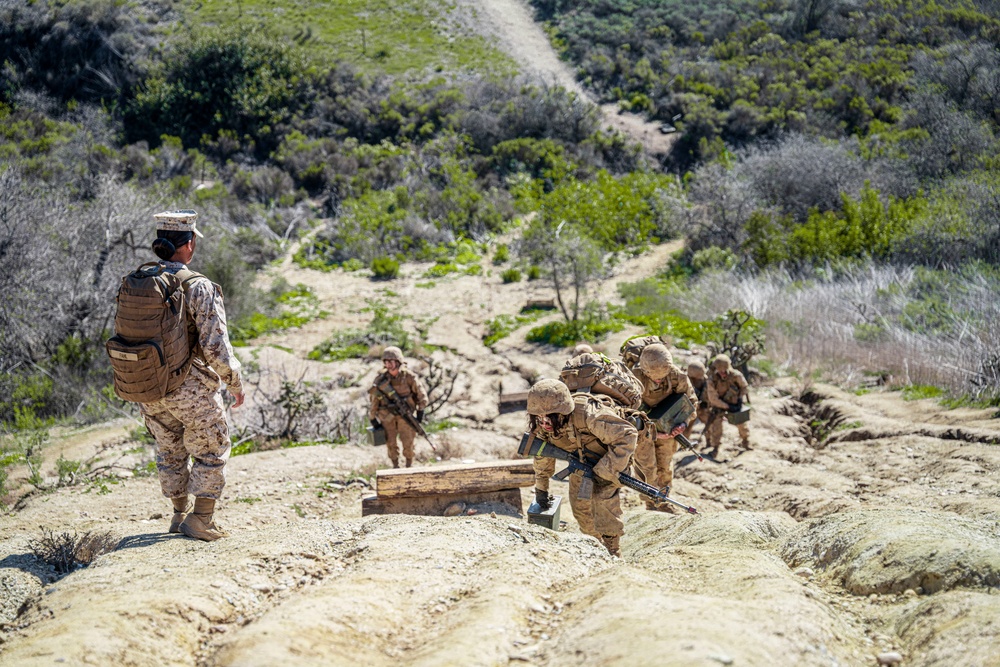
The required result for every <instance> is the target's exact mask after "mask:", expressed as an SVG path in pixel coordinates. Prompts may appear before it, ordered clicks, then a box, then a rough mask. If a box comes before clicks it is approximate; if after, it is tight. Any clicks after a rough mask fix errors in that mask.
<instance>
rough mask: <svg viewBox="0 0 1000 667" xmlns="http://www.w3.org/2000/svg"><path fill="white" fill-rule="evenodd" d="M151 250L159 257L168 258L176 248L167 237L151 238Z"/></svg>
mask: <svg viewBox="0 0 1000 667" xmlns="http://www.w3.org/2000/svg"><path fill="white" fill-rule="evenodd" d="M153 252H154V253H156V256H157V257H159V258H160V259H170V258H171V257H173V256H174V253H175V252H177V248H176V247H175V246H174V244H173V243H171V242H170V240H169V239H164V238H157V239H153Z"/></svg>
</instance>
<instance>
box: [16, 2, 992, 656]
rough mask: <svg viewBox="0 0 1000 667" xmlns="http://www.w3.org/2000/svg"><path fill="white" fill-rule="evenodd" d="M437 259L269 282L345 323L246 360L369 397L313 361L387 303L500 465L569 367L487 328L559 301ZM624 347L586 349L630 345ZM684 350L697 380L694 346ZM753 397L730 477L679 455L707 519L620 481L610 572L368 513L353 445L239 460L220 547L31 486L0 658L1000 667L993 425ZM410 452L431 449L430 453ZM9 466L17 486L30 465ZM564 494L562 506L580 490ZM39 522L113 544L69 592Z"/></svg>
mask: <svg viewBox="0 0 1000 667" xmlns="http://www.w3.org/2000/svg"><path fill="white" fill-rule="evenodd" d="M486 6H487V7H498V6H499V7H505V6H508V4H507V3H490V4H488V5H486ZM518 6H520V5H518ZM522 9H523V7H522ZM518 25H520V24H518ZM674 249H676V248H675V247H674V246H667V245H665V246H660V247H657V248H655V249H653V250H652V251H651V252H650V253H649V254H647V255H643V256H640V257H638V258H634V259H631V260H629V261H627V262H624V263H623V264H622V266H621V267H620V268H619V270H618V272H617V275H616V276H615V277H614V278H613V279H611V280H609V281H607V282H606V283H605V284H603V285H601V286H600V287H599V288H598V292H599V294H600V296H601V298H603V299H610V298H613V297H615V296H616V291H615V286H616V284H617V283H618V282H619V281H622V280H635V279H638V278H641V277H644V276H648V275H652V274H654V273H655V272H656V271H657V270H658V269H660V268H662V267H663V265H664V263H665V261H666V258H667V257H668V256H669V254H670V252H672V251H673V250H674ZM426 268H427V266H420V265H407V266H406V267H404V271H403V277H402V278H400V279H399V280H395V281H392V282H390V283H376V282H373V281H371V280H370V279H369V278H368V277H366V276H365V275H362V274H345V273H342V272H334V273H329V274H323V273H318V272H315V271H307V270H302V269H299V268H297V267H295V266H294V265H292V264H291V263H285V264H283V265H281V266H279V267H276V268H274V269H272V271H273V273H272V274H271V277H274V276H278V275H280V276H282V277H284V278H285V279H287V280H289V281H290V282H292V283H295V282H303V283H305V284H307V285H309V286H310V287H312V289H313V290H314V291H315V292H316V293H317V295H318V296H319V298H320V300H321V301H322V303H323V307H324V308H325V309H326V310H328V311H330V313H331V315H330V316H328V317H327V318H325V319H323V320H318V321H315V322H311V323H309V324H308V325H306V326H304V327H303V328H302V329H300V330H297V331H291V332H286V333H283V334H281V335H274V336H272V337H269V338H267V339H265V340H262V341H259V343H258V345H256V346H255V347H254V348H248V349H244V350H242V351H241V355H243V357H244V359H249V358H250V356H251V355H252V354H256V355H257V360H258V362H259V363H260V365H261V367H262V368H263V369H264V370H266V371H270V372H272V373H278V372H279V371H280V372H284V373H285V374H287V375H289V376H291V377H299V376H300V375H301V376H302V377H305V378H306V379H315V380H318V381H324V382H326V385H324V386H329V387H330V390H329V392H328V401H329V402H330V404H331V407H337V406H351V405H354V406H358V407H359V408H360V407H363V406H364V403H365V396H364V391H365V388H366V387H367V385H368V382H369V381H370V379H371V377H372V376H373V374H374V373H375V372H376V370H377V367H378V364H377V362H374V361H362V360H351V361H347V362H342V363H332V364H323V363H320V362H313V361H309V360H307V359H306V358H305V355H306V354H307V352H308V351H309V350H310V349H312V347H314V346H315V345H316V344H317V343H319V342H321V341H322V340H324V339H325V338H326V337H327V336H329V335H330V334H331V333H332V332H333V331H335V330H339V329H343V328H347V327H353V326H363V325H364V324H365V323H366V322H367V320H368V317H369V315H367V314H365V313H363V312H361V309H362V308H364V306H365V302H366V300H368V299H371V298H375V297H379V296H381V297H382V298H391V299H392V300H393V302H394V303H396V304H398V308H399V311H400V312H401V313H402V314H403V315H404V316H405V317H406V323H407V326H410V327H411V328H414V330H415V329H416V327H417V325H419V326H420V327H423V328H425V329H426V332H427V335H426V342H427V343H429V344H433V345H440V346H443V347H444V348H446V349H445V350H443V351H439V352H436V353H435V354H436V355H439V356H440V358H441V359H442V360H443V362H444V363H449V364H452V365H454V366H455V367H457V368H459V369H460V370H461V373H462V374H461V377H460V380H459V385H458V390H457V391H456V394H455V396H454V397H453V401H452V402H451V403H450V404H449V405H448V406H447V407H446V408H445V409H444V410H443V411H442V412H441V413H440V414H438V415H435V418H442V417H451V418H453V419H455V420H456V421H457V422H458V423H460V424H461V426H460V427H459V428H456V429H452V430H447V431H444V432H442V433H439V434H436V435H435V436H434V438H435V440H436V442H437V443H438V447H439V449H440V450H442V451H447V452H448V454H449V456H453V457H455V458H457V459H459V460H476V461H486V460H493V459H498V458H509V457H511V456H513V454H514V450H515V446H516V439H517V436H518V435H519V433H520V432H521V430H522V429H523V426H524V415H523V413H514V414H508V415H499V414H498V410H497V398H498V395H499V392H500V390H501V386H502V387H503V388H504V390H505V391H515V390H520V389H524V388H526V387H527V386H528V383H529V381H531V380H533V379H536V378H538V377H543V376H548V377H552V376H554V375H555V373H556V372H557V370H558V368H559V367H560V366H561V364H562V363H563V361H564V359H565V357H566V351H565V350H562V349H556V348H552V347H545V346H541V347H539V346H536V345H529V344H527V343H526V342H525V339H524V334H525V331H526V330H527V328H528V327H524V328H522V329H521V330H518V331H516V332H514V333H513V334H512V335H511V336H509V337H508V338H505V339H503V340H501V341H500V342H498V343H497V344H496V345H495V346H494V349H493V350H490V349H488V348H486V347H485V346H483V345H482V343H481V339H482V334H483V331H484V322H485V321H486V320H487V319H489V318H491V317H494V316H496V315H497V314H500V313H508V314H513V313H516V312H517V311H518V310H519V309H520V307H521V306H522V305H524V303H525V302H526V300H527V299H529V298H548V297H550V296H551V293H550V292H549V291H548V288H547V287H546V286H544V285H542V284H538V283H527V282H521V283H516V284H512V285H503V284H502V282H501V281H500V279H499V276H498V275H497V274H498V273H499V271H498V270H497V269H496V268H495V267H492V266H491V265H489V264H488V263H486V262H484V269H485V272H484V275H483V276H476V277H472V276H461V277H451V278H445V279H438V280H436V281H435V286H434V287H432V288H418V287H416V283H418V282H425V279H423V278H421V277H420V276H421V274H422V273H423V271H424V270H426ZM386 290H391V291H393V292H395V293H396V294H397V295H398V296H395V297H387V296H386ZM632 333H637V332H636V331H623V332H620V333H619V334H616V335H615V336H613V337H611V338H610V339H609V340H607V341H604V342H603V343H600V344H599V345H598V346H597V347H598V348H599V349H603V350H605V351H607V352H609V353H611V354H614V353H616V352H617V349H618V345H619V344H620V343H621V341H622V340H624V339H625V338H626V337H627V336H628V335H630V334H632ZM274 345H279V346H281V347H283V348H287V349H289V350H291V352H287V351H284V350H282V349H278V348H276V347H273V346H274ZM674 352H675V355H676V358H677V360H678V362H679V363H681V364H683V363H684V362H685V361H686V360H687V358H688V357H689V356H698V357H701V358H704V351H703V350H675V351H674ZM412 363H413V364H414V366H415V367H417V368H418V369H419V368H420V364H419V362H416V361H414V362H412ZM324 378H326V380H324ZM752 406H753V410H754V412H753V418H752V421H751V426H752V434H753V436H752V437H753V440H754V442H755V449H754V450H753V451H749V452H743V453H739V452H738V451H737V448H736V446H735V445H736V434H735V431H734V429H733V428H731V427H728V426H727V427H726V430H725V436H724V448H723V451H722V453H721V455H720V456H719V462H713V461H710V460H706V461H705V462H698V461H697V460H696V459H695V457H694V456H692V455H690V454H688V453H685V452H681V453H679V454H678V455H677V457H676V463H677V477H676V480H675V481H676V484H675V488H674V491H673V493H674V495H675V496H676V497H677V498H678V499H679V500H681V501H683V502H687V503H690V504H692V505H695V506H696V507H697V508H698V510H699V512H700V514H699V516H687V515H685V516H681V515H674V514H667V513H652V512H646V511H645V510H643V509H641V505H642V503H641V499H640V498H639V497H638V495H637V494H634V493H632V492H631V491H625V492H624V504H625V506H626V508H627V513H626V535H625V537H624V538H623V539H622V552H623V558H622V559H621V560H615V559H612V558H610V557H609V556H608V555H607V553H606V552H605V551H604V550H603V549H602V548H601V547H600V546H599V545H598V543H597V542H596V541H595V540H593V539H591V538H589V537H584V536H582V535H580V534H579V532H578V531H577V529H576V526H575V523H574V522H573V519H572V516H571V513H570V512H569V508H568V507H566V509H565V510H564V512H563V519H564V520H565V521H566V525H565V526H564V529H563V530H562V531H559V532H552V531H547V530H544V529H542V528H539V527H535V526H529V525H528V524H527V523H526V522H525V521H524V519H523V518H519V517H513V516H507V515H505V514H504V513H503V512H502V511H501V512H498V513H497V514H496V516H495V517H494V516H492V515H491V514H489V513H488V509H487V510H485V511H484V512H481V513H480V514H477V515H475V516H457V517H452V518H443V517H409V516H401V515H395V516H384V517H367V518H362V517H361V498H362V496H363V495H364V494H365V493H367V492H368V491H369V486H368V482H367V481H366V476H368V475H370V474H371V473H372V472H373V471H374V470H375V468H376V467H384V466H385V465H386V462H387V461H386V456H385V450H384V448H371V447H367V446H362V445H339V446H328V445H317V446H309V447H298V448H292V449H280V450H276V451H270V452H262V453H258V454H251V455H245V456H239V457H236V458H234V459H232V460H231V461H230V463H229V464H228V466H227V471H228V484H227V487H226V490H225V496H224V498H223V500H222V501H221V502H220V504H219V520H220V523H222V524H223V525H224V526H225V527H226V528H227V529H228V530H229V531H230V532H231V537H229V538H227V539H224V540H220V541H218V542H214V543H200V542H195V541H192V540H188V539H186V538H183V537H179V536H174V535H168V534H166V532H165V531H166V527H167V522H168V521H169V516H170V515H169V511H170V508H169V504H168V503H167V502H166V501H165V500H164V499H163V498H162V497H161V496H160V493H159V488H158V484H157V482H156V480H155V478H150V477H129V476H126V477H125V478H124V479H122V480H121V481H120V482H118V483H117V484H107V485H106V490H107V492H105V491H104V490H102V489H101V488H100V487H98V486H93V485H90V486H88V485H77V486H71V487H67V488H61V489H57V490H54V491H51V492H49V493H46V494H36V495H32V496H29V497H26V499H25V501H24V503H23V504H24V507H23V509H21V510H20V511H16V512H13V511H11V512H8V513H6V514H5V515H3V518H2V519H0V624H2V625H0V663H3V664H5V665H6V664H10V665H51V664H53V663H56V664H102V665H157V666H159V665H206V666H207V665H275V664H303V665H313V664H315V665H341V664H343V665H359V664H363V665H383V664H385V665H396V664H417V665H463V666H466V665H498V664H519V665H540V666H541V665H549V666H556V665H574V666H575V665H626V664H628V665H705V666H717V665H750V666H756V665H817V666H820V665H822V666H824V667H826V666H829V665H874V664H876V656H878V655H879V654H880V653H883V652H888V651H898V652H900V653H901V654H902V655H903V656H904V663H903V664H904V665H907V666H909V665H921V666H931V665H934V666H941V667H944V666H945V665H947V666H949V667H952V666H955V665H969V666H972V665H977V666H983V665H1000V653H998V652H997V650H996V647H997V646H998V645H1000V622H998V620H997V619H998V618H1000V584H998V581H997V576H998V572H1000V447H998V443H1000V423H998V421H997V419H996V417H995V416H994V415H993V414H992V413H991V412H989V411H984V410H972V409H961V410H950V411H949V410H945V409H944V408H942V407H941V406H940V405H938V404H937V403H935V402H933V401H929V400H925V401H914V402H906V401H903V400H902V399H901V397H900V395H899V394H898V393H893V392H880V391H874V392H872V393H868V394H865V395H856V394H854V393H850V392H845V391H843V390H840V389H838V388H836V387H831V386H825V385H818V384H817V385H811V384H809V383H802V382H801V381H798V380H794V379H781V380H777V381H774V382H771V383H768V384H765V385H764V386H758V387H755V388H754V389H753V391H752ZM253 409H254V405H253V404H252V402H251V403H250V404H248V405H247V406H245V407H244V408H241V410H245V411H246V410H253ZM234 418H235V419H236V420H237V421H239V419H240V418H239V412H238V411H237V412H234ZM133 427H134V422H131V421H130V420H127V419H123V420H120V421H116V422H114V423H109V424H104V425H100V426H96V427H87V428H80V429H66V428H63V429H58V430H55V431H54V432H53V434H52V437H53V445H52V446H51V447H50V448H49V449H48V450H47V451H46V464H45V466H44V467H43V471H44V472H45V473H46V474H47V475H50V476H51V475H54V465H55V460H56V458H57V457H58V456H59V454H64V455H65V456H66V457H67V458H76V459H83V458H86V457H88V456H90V455H91V454H92V453H94V452H97V451H98V450H101V449H102V448H104V449H106V450H107V451H106V452H105V455H106V456H113V455H115V453H120V452H123V451H125V450H128V449H129V448H132V447H133V446H134V445H135V443H133V442H130V439H129V438H128V436H127V432H128V430H129V429H131V428H133ZM417 456H418V461H420V462H430V461H431V459H432V458H433V455H432V453H431V451H430V448H429V447H428V446H427V444H426V443H422V442H420V441H419V440H418V451H417ZM13 473H14V476H15V480H14V481H13V483H14V485H15V486H17V485H18V483H19V482H21V481H23V478H24V477H25V475H26V473H25V471H23V470H14V471H13ZM50 479H51V478H50ZM24 488H25V487H24V486H23V485H22V486H21V489H22V491H23V489H24ZM553 491H554V492H555V493H557V494H560V495H563V496H565V495H566V485H565V484H563V483H558V482H554V483H553ZM529 497H530V490H528V489H525V490H523V493H522V498H523V500H524V501H525V503H527V502H528V500H529ZM43 528H44V529H52V530H56V531H76V532H83V531H88V530H93V531H105V530H107V531H113V532H114V533H115V534H116V535H118V536H120V537H122V538H123V542H122V545H121V547H120V548H119V549H118V550H117V551H115V552H113V553H110V554H107V555H104V556H101V557H100V558H98V559H97V561H96V562H95V563H94V564H92V565H91V566H90V567H88V568H86V569H83V570H78V571H76V572H74V573H72V574H69V575H67V576H65V577H62V578H58V577H56V575H55V573H54V571H53V570H51V569H50V568H49V567H48V566H45V565H44V564H42V563H41V562H39V561H38V560H37V559H36V558H35V557H34V556H33V555H31V553H30V550H29V548H28V542H29V540H32V539H36V538H37V537H38V536H39V535H40V530H41V529H43Z"/></svg>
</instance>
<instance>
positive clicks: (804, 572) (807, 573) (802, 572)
mask: <svg viewBox="0 0 1000 667" xmlns="http://www.w3.org/2000/svg"><path fill="white" fill-rule="evenodd" d="M795 575H796V576H799V577H805V578H806V579H811V578H812V576H813V571H812V569H810V568H808V567H800V568H799V569H797V570H795Z"/></svg>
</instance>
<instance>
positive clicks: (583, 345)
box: [573, 343, 594, 357]
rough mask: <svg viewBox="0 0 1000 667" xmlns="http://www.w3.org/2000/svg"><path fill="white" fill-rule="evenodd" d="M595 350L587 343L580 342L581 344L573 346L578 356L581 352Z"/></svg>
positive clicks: (574, 352) (574, 353)
mask: <svg viewBox="0 0 1000 667" xmlns="http://www.w3.org/2000/svg"><path fill="white" fill-rule="evenodd" d="M593 351H594V348H592V347H590V346H589V345H587V344H586V343H580V344H579V345H577V346H576V347H574V348H573V356H574V357H578V356H580V355H581V354H586V353H587V352H593Z"/></svg>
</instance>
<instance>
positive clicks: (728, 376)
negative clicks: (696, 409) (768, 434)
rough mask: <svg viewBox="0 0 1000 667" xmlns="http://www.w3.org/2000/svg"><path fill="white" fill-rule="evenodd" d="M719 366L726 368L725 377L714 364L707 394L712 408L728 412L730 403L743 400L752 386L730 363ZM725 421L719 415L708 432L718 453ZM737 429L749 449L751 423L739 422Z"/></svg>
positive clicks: (709, 441) (744, 445)
mask: <svg viewBox="0 0 1000 667" xmlns="http://www.w3.org/2000/svg"><path fill="white" fill-rule="evenodd" d="M720 356H721V355H720ZM727 360H728V357H727ZM719 366H722V368H723V369H725V377H723V375H722V372H723V371H722V370H720V368H719V367H718V366H716V365H714V364H713V367H712V372H711V373H710V374H709V376H708V383H707V384H708V390H707V391H706V392H705V395H706V397H707V400H708V405H709V407H710V408H717V409H719V410H723V411H726V412H728V411H729V404H730V403H739V402H742V401H743V400H744V399H745V398H746V397H747V396H748V395H749V393H750V387H749V385H747V380H746V378H745V377H743V373H741V372H739V371H738V370H736V369H735V368H732V367H730V366H729V365H728V364H719ZM724 421H725V419H724V418H723V417H717V418H716V419H715V421H713V422H712V425H711V426H710V427H709V429H708V433H707V434H706V436H707V437H708V444H709V445H710V446H711V447H712V449H713V450H715V452H716V453H718V450H719V447H720V445H721V444H722V424H723V422H724ZM736 430H737V432H738V433H739V434H740V441H741V443H742V445H743V447H744V448H747V449H749V448H750V424H749V423H748V422H743V423H742V424H737V425H736Z"/></svg>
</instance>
